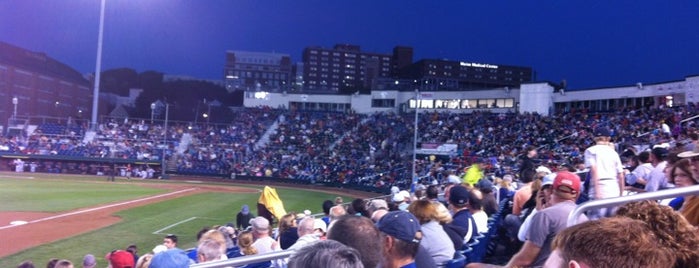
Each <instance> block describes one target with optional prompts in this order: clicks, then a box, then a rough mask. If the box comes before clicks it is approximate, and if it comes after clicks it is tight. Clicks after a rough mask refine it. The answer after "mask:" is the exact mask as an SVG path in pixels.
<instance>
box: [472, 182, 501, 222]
mask: <svg viewBox="0 0 699 268" xmlns="http://www.w3.org/2000/svg"><path fill="white" fill-rule="evenodd" d="M476 188H477V189H478V190H480V191H481V193H482V194H483V200H482V201H483V204H482V206H483V211H485V213H486V214H487V215H488V216H492V215H493V214H495V213H497V212H498V201H497V199H496V197H495V194H494V193H493V189H495V187H494V186H493V183H492V182H491V181H490V180H489V179H487V178H484V179H481V180H480V181H478V183H477V184H476ZM479 230H480V229H479ZM480 231H481V232H485V231H483V230H480Z"/></svg>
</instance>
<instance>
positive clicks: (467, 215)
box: [449, 185, 478, 243]
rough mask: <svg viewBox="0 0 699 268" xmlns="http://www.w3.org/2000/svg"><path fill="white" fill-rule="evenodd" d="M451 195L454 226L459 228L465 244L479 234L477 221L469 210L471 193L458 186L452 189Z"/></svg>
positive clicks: (450, 201) (450, 203)
mask: <svg viewBox="0 0 699 268" xmlns="http://www.w3.org/2000/svg"><path fill="white" fill-rule="evenodd" d="M450 192H451V193H450V195H449V207H450V208H451V210H452V211H453V215H452V219H453V221H452V223H451V224H452V225H454V226H457V227H459V228H460V229H461V230H460V232H461V235H462V237H463V238H464V242H465V243H467V242H469V241H471V238H472V237H473V236H474V235H475V234H478V229H477V228H476V221H475V220H474V219H473V216H471V212H469V210H468V198H469V192H468V189H466V188H465V187H463V186H460V185H457V186H454V187H452V188H451V191H450Z"/></svg>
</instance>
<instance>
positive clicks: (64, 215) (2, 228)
mask: <svg viewBox="0 0 699 268" xmlns="http://www.w3.org/2000/svg"><path fill="white" fill-rule="evenodd" d="M196 189H197V188H189V189H184V190H180V191H176V192H171V193H166V194H161V195H154V196H149V197H146V198H141V199H136V200H131V201H126V202H121V203H117V204H111V205H106V206H101V207H96V208H90V209H85V210H78V211H74V212H70V213H65V214H60V215H56V216H51V217H46V218H41V219H36V220H33V221H30V222H28V223H27V224H32V223H37V222H42V221H48V220H54V219H58V218H63V217H68V216H73V215H78V214H83V213H87V212H92V211H97V210H102V209H105V208H111V207H118V206H123V205H127V204H131V203H136V202H141V201H146V200H150V199H156V198H160V197H165V196H169V195H176V194H180V193H184V192H189V191H193V190H196ZM27 224H23V225H6V226H2V227H0V230H4V229H9V228H13V227H17V226H26V225H27Z"/></svg>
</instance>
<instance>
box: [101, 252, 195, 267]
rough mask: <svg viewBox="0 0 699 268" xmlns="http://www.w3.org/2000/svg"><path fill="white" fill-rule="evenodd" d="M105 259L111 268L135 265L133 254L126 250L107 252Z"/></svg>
mask: <svg viewBox="0 0 699 268" xmlns="http://www.w3.org/2000/svg"><path fill="white" fill-rule="evenodd" d="M185 257H186V256H185ZM105 259H107V261H109V266H110V267H111V268H132V267H134V265H135V263H134V261H133V254H131V252H128V251H125V250H115V251H112V252H110V253H109V254H107V256H106V257H105Z"/></svg>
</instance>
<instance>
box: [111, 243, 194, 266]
mask: <svg viewBox="0 0 699 268" xmlns="http://www.w3.org/2000/svg"><path fill="white" fill-rule="evenodd" d="M192 263H193V262H192V261H191V260H190V259H189V257H187V254H185V252H184V251H182V250H181V249H178V248H173V249H168V250H166V251H163V252H160V253H158V254H155V255H154V256H153V258H152V259H151V261H150V266H148V267H149V268H188V267H189V265H190V264H192ZM131 267H133V264H132V265H131ZM112 268H116V267H112Z"/></svg>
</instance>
